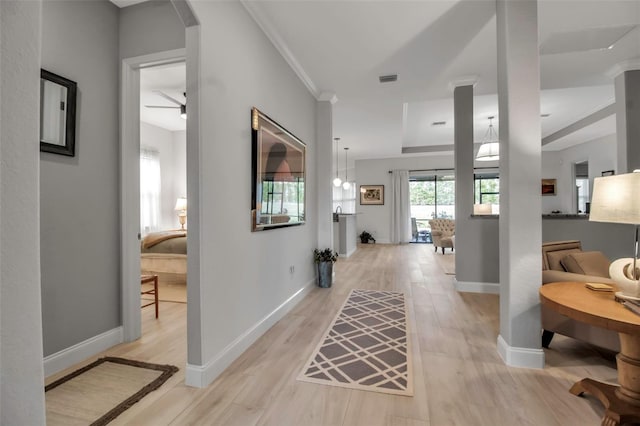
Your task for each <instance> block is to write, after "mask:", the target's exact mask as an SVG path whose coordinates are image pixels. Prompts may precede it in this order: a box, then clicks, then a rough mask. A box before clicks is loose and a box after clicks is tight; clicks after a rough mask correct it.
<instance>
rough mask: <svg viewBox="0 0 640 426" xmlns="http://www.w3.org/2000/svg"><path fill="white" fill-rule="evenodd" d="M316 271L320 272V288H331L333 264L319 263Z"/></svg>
mask: <svg viewBox="0 0 640 426" xmlns="http://www.w3.org/2000/svg"><path fill="white" fill-rule="evenodd" d="M316 269H317V272H318V275H317V277H318V287H322V288H329V287H331V279H332V275H333V262H318V263H316Z"/></svg>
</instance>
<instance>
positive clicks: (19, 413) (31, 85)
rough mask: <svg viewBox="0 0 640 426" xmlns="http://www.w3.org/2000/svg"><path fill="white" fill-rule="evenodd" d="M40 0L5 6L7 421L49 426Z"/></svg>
mask: <svg viewBox="0 0 640 426" xmlns="http://www.w3.org/2000/svg"><path fill="white" fill-rule="evenodd" d="M41 30H42V2H41V1H37V0H34V1H0V234H1V235H2V239H1V240H0V265H1V267H0V336H1V342H0V371H1V372H2V374H1V376H2V377H1V378H0V424H3V425H44V424H45V403H44V389H43V383H44V367H43V363H42V308H41V290H40V181H39V179H40V143H39V140H40V137H39V134H38V132H39V127H38V122H39V115H40V109H39V107H40V86H39V83H40V51H41Z"/></svg>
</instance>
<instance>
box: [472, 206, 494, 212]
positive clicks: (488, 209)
mask: <svg viewBox="0 0 640 426" xmlns="http://www.w3.org/2000/svg"><path fill="white" fill-rule="evenodd" d="M473 214H492V210H491V204H474V205H473Z"/></svg>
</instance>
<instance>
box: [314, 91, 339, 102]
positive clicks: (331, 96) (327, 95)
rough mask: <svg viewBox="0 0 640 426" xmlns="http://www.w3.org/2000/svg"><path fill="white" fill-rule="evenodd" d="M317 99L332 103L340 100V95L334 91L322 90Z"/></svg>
mask: <svg viewBox="0 0 640 426" xmlns="http://www.w3.org/2000/svg"><path fill="white" fill-rule="evenodd" d="M317 99H318V100H319V101H321V102H331V105H334V104H335V103H336V102H338V97H337V96H336V94H335V93H333V92H322V93H320V94H319V95H318V97H317Z"/></svg>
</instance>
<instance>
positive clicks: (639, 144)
mask: <svg viewBox="0 0 640 426" xmlns="http://www.w3.org/2000/svg"><path fill="white" fill-rule="evenodd" d="M615 89H616V134H617V138H618V145H617V146H618V168H617V170H616V173H617V174H621V173H630V172H632V171H634V170H635V169H640V69H636V70H629V71H624V72H622V73H620V74H619V75H618V76H617V77H616V78H615Z"/></svg>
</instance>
